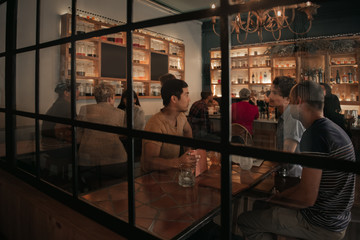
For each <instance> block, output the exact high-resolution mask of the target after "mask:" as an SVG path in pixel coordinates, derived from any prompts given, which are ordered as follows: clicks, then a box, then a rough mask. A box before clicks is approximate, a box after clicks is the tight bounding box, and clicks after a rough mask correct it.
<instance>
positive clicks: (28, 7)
mask: <svg viewBox="0 0 360 240" xmlns="http://www.w3.org/2000/svg"><path fill="white" fill-rule="evenodd" d="M17 19H18V25H17V48H22V47H26V46H30V45H34V44H35V38H36V36H35V33H36V0H30V1H28V0H20V1H19V3H18V18H17Z"/></svg>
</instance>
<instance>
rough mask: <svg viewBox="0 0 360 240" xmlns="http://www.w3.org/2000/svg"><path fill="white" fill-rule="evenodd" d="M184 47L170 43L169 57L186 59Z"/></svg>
mask: <svg viewBox="0 0 360 240" xmlns="http://www.w3.org/2000/svg"><path fill="white" fill-rule="evenodd" d="M184 52H185V51H184V45H180V44H176V43H172V42H170V43H169V55H171V56H178V57H182V58H183V57H184Z"/></svg>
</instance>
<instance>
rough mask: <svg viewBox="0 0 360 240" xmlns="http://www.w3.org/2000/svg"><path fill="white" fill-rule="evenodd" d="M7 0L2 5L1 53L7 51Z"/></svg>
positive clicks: (0, 25)
mask: <svg viewBox="0 0 360 240" xmlns="http://www.w3.org/2000/svg"><path fill="white" fill-rule="evenodd" d="M5 33H6V2H5V3H3V4H1V5H0V53H1V52H4V51H5V37H6V34H5Z"/></svg>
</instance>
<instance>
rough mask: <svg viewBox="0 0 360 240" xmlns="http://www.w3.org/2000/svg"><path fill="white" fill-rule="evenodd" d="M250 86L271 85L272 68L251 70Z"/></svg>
mask: <svg viewBox="0 0 360 240" xmlns="http://www.w3.org/2000/svg"><path fill="white" fill-rule="evenodd" d="M249 84H271V68H260V69H250V81H249Z"/></svg>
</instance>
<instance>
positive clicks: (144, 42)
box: [60, 14, 185, 99]
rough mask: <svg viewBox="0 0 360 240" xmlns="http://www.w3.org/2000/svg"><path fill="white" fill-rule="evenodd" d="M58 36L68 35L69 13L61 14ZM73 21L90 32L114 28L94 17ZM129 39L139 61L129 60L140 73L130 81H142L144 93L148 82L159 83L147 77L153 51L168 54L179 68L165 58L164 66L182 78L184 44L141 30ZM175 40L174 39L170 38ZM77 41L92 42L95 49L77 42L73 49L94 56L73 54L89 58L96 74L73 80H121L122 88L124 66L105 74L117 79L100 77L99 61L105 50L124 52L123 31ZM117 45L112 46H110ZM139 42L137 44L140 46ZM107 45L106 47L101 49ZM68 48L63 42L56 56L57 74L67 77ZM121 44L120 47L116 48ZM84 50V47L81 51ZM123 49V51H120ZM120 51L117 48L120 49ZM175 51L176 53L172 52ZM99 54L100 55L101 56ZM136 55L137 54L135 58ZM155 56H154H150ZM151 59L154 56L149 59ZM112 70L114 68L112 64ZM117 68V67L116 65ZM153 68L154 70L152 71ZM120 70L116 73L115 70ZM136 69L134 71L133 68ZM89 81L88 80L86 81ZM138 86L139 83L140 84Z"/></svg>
mask: <svg viewBox="0 0 360 240" xmlns="http://www.w3.org/2000/svg"><path fill="white" fill-rule="evenodd" d="M61 21H62V22H61V36H62V37H69V36H70V35H71V33H70V30H71V24H70V23H71V14H64V15H62V16H61ZM77 22H79V23H82V24H83V25H89V24H91V31H97V30H100V29H106V28H111V27H115V25H110V24H106V23H103V22H98V21H95V20H94V19H86V18H82V17H79V16H77ZM79 26H80V27H81V25H78V26H76V28H77V29H76V30H77V31H79V30H80V31H84V29H87V28H86V27H85V26H83V28H80V27H79ZM109 38H110V40H114V41H109ZM115 40H118V42H116V41H115ZM133 40H134V44H135V46H132V50H133V53H135V54H133V56H135V57H134V58H135V59H136V60H137V61H139V60H140V59H141V60H142V61H141V63H140V62H132V65H133V67H136V68H137V69H138V70H139V75H137V76H144V77H141V78H134V77H133V82H134V84H136V83H143V86H144V89H143V91H144V93H145V94H148V95H150V94H151V85H152V84H160V82H159V81H157V79H156V81H153V80H150V79H151V78H152V76H151V71H152V68H151V67H152V66H151V64H154V65H153V67H154V66H155V65H156V63H157V62H156V61H155V62H154V61H153V62H152V60H151V58H152V54H151V53H157V54H162V55H165V56H168V58H167V59H173V60H175V61H176V62H177V63H178V64H179V65H178V66H181V67H182V69H177V68H170V69H169V66H170V60H168V62H167V68H168V69H169V70H170V71H172V72H173V73H174V75H176V76H177V78H181V79H182V80H185V79H184V78H185V60H184V56H185V46H184V44H182V43H179V42H172V40H171V39H170V40H169V39H164V38H161V37H158V36H154V35H152V34H151V33H145V32H137V31H134V33H133ZM174 41H175V40H174ZM79 42H81V43H85V44H86V46H87V45H90V44H87V43H89V42H92V44H91V46H94V47H95V50H93V49H92V51H86V47H84V48H82V47H81V45H80V48H78V49H77V51H78V52H81V53H90V52H91V53H94V54H96V55H97V56H96V57H93V56H83V55H76V59H77V60H84V61H85V60H89V61H92V63H93V65H94V73H95V75H96V77H90V76H77V75H76V79H77V80H80V81H81V80H83V81H86V80H94V81H93V84H94V85H95V84H97V83H98V82H99V81H109V82H113V84H115V85H117V84H119V83H122V86H123V87H124V89H123V90H125V89H126V81H127V79H126V71H127V69H126V68H125V70H124V68H123V65H122V66H120V67H122V68H121V71H120V70H119V71H118V72H117V73H116V75H114V74H113V75H110V74H109V75H108V76H119V77H121V78H113V77H103V76H101V74H102V73H103V72H104V71H102V70H104V69H105V67H104V66H105V65H106V64H105V65H104V63H102V61H104V60H105V59H104V56H105V55H104V54H105V52H106V51H112V50H119V51H118V52H119V54H121V56H122V57H123V56H124V54H126V47H127V44H126V43H127V39H126V34H125V33H124V32H119V33H114V34H108V35H104V36H100V37H93V38H89V39H84V40H81V41H79ZM102 43H106V44H109V45H105V44H104V47H103V46H102V45H101V44H102ZM111 45H114V46H119V47H118V48H117V47H114V46H111ZM140 45H141V46H140ZM105 46H106V47H108V48H105ZM69 47H70V44H69V43H66V44H63V45H62V46H61V50H60V55H61V66H60V72H61V75H62V76H61V77H65V78H66V79H69V78H70V76H68V68H69V66H70V61H71V55H70V53H69ZM120 47H123V48H120ZM151 47H153V49H151ZM154 47H155V48H157V49H164V51H155V50H154ZM83 49H85V50H83ZM124 49H125V52H124ZM120 50H121V51H120ZM174 53H176V54H174ZM101 54H103V55H101ZM136 55H138V56H137V57H136ZM154 56H155V55H154ZM123 59H126V56H125V57H124V58H121V60H117V61H120V62H123ZM153 60H154V59H153ZM162 64H163V65H164V64H166V62H163V63H162ZM115 69H116V67H115ZM119 69H120V68H119ZM84 70H85V71H86V72H85V74H86V73H89V72H92V70H88V69H87V68H84ZM153 71H155V70H153ZM119 72H120V73H119ZM124 72H125V73H124ZM135 72H136V71H135ZM155 72H156V71H155ZM153 78H157V76H155V75H154V76H153ZM89 82H90V81H89ZM140 85H141V84H140ZM139 97H140V98H154V99H158V98H160V96H139ZM80 99H93V97H84V96H82V97H81V98H80Z"/></svg>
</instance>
